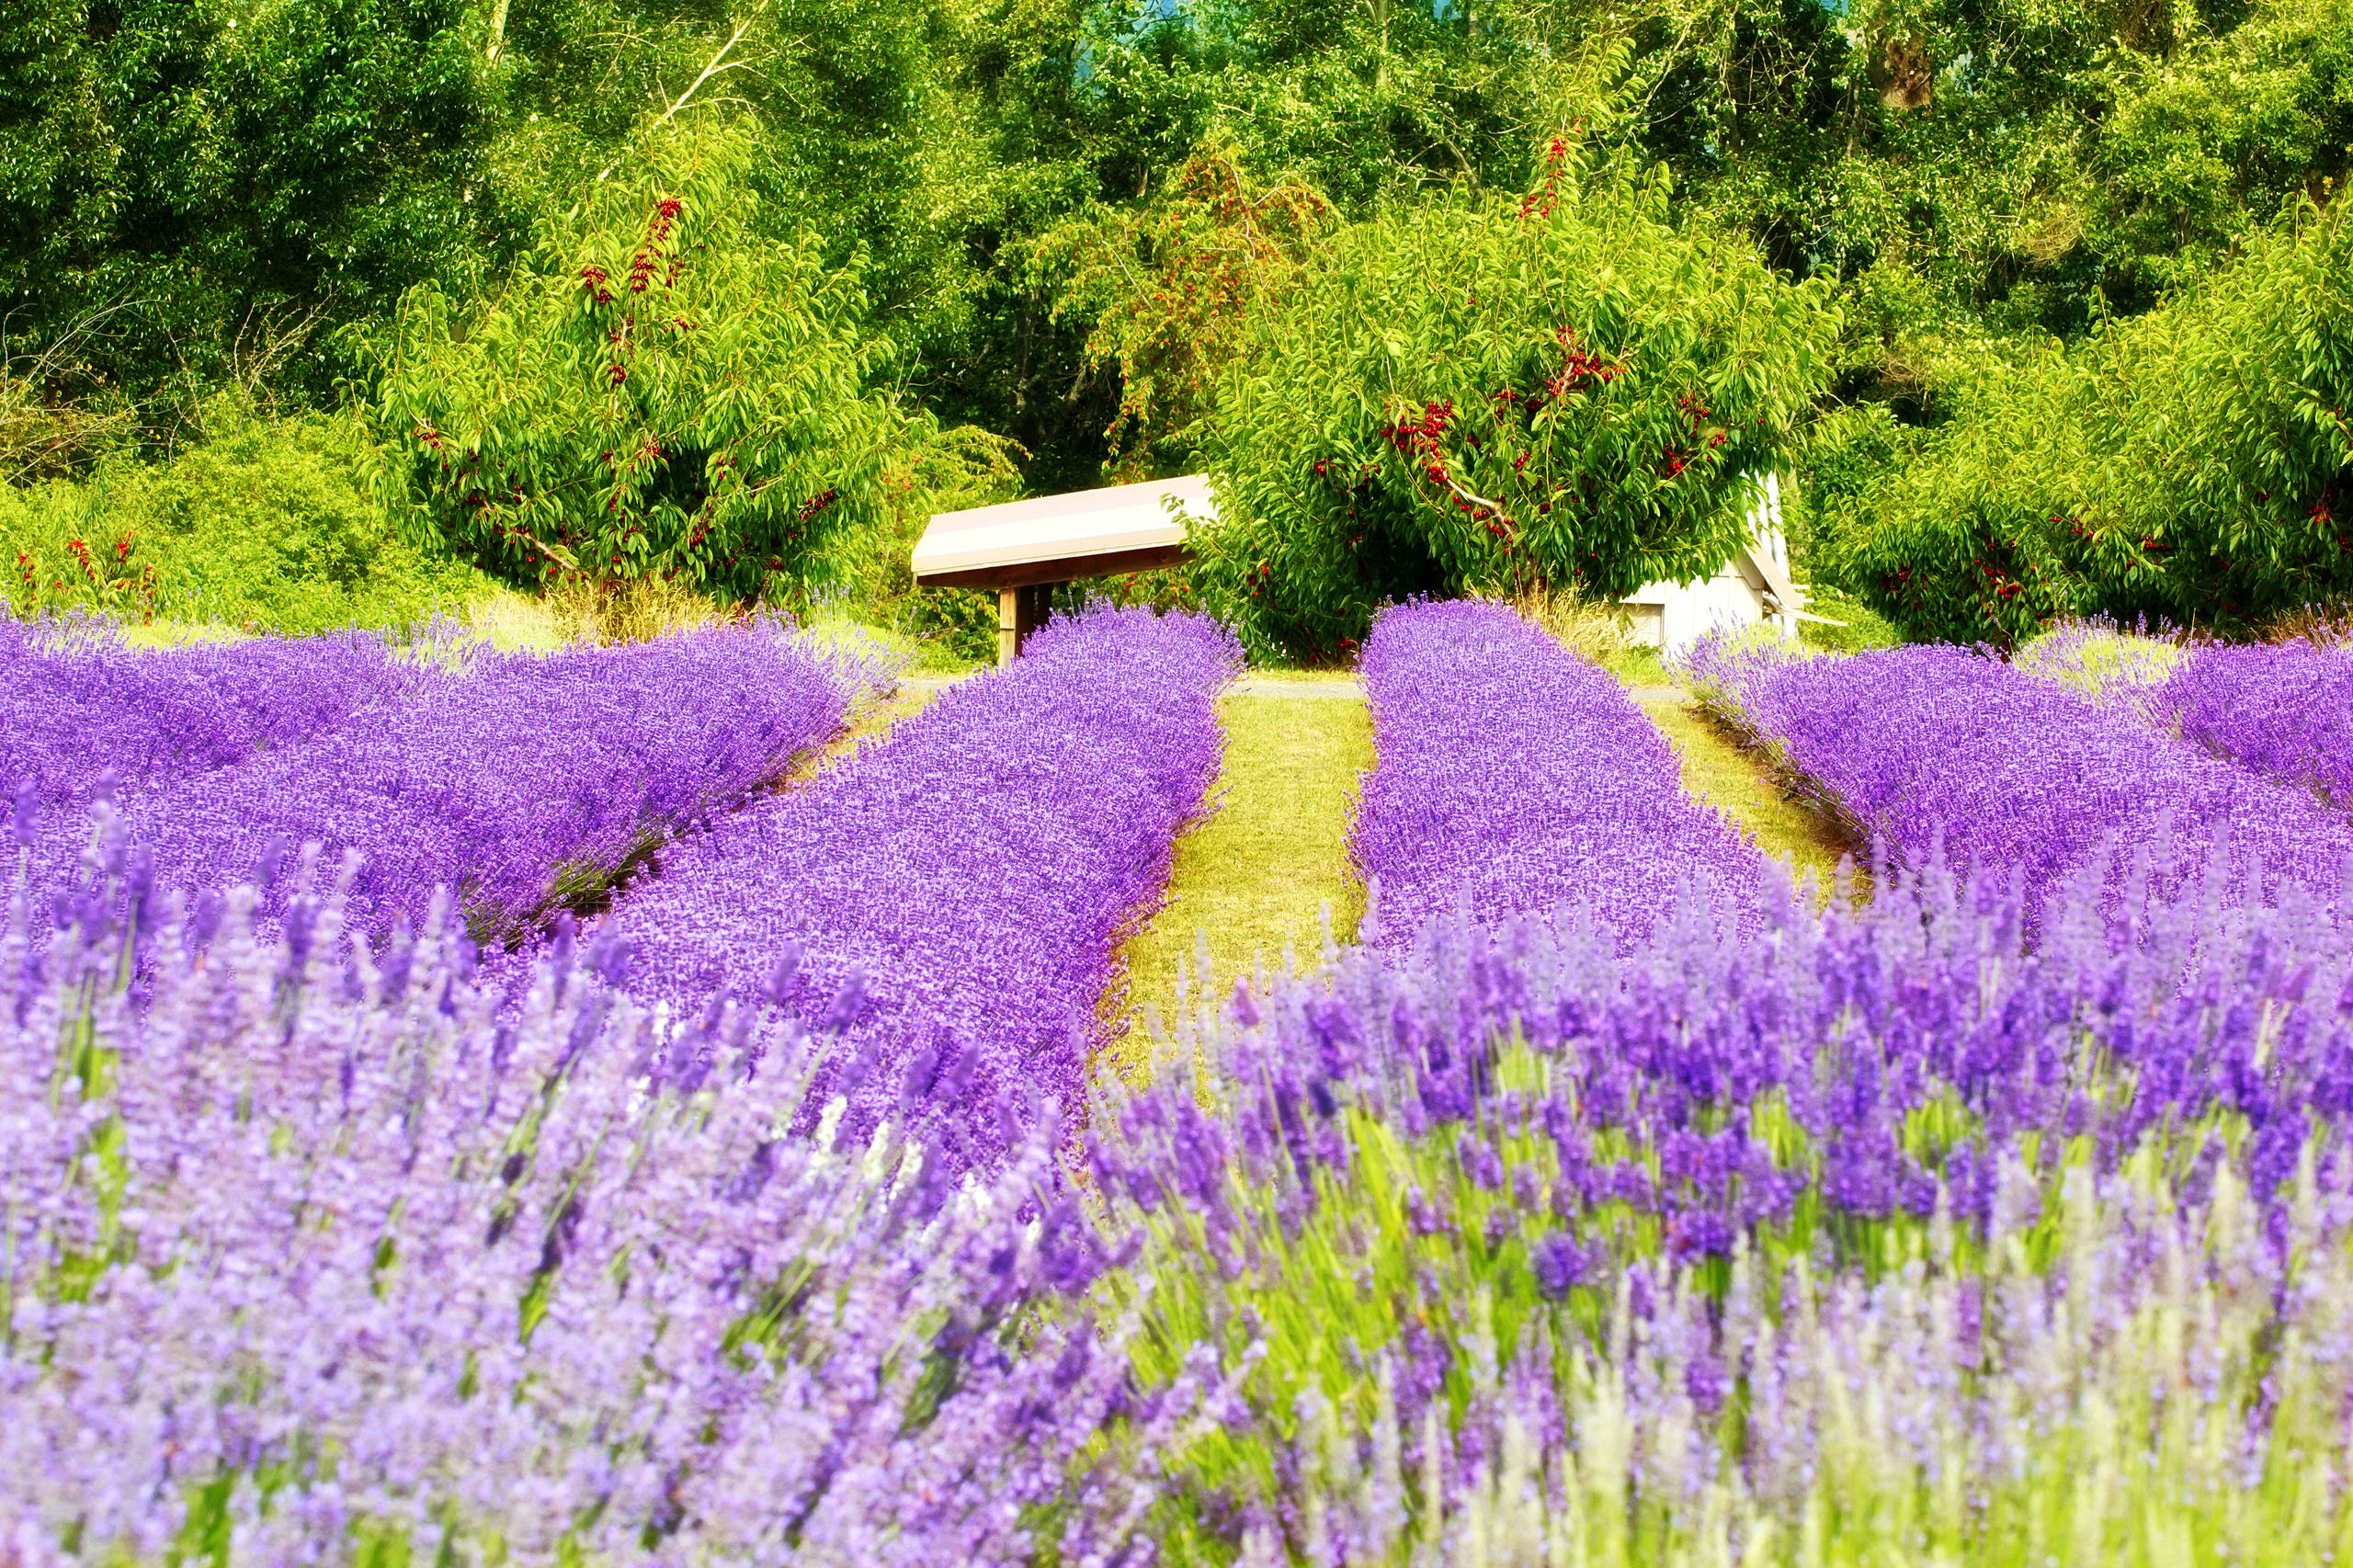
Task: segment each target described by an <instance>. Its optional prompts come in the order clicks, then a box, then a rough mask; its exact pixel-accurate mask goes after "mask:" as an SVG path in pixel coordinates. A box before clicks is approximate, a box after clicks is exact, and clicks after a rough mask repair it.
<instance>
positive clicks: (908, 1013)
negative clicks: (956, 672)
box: [614, 610, 1241, 1158]
mask: <svg viewBox="0 0 2353 1568" xmlns="http://www.w3.org/2000/svg"><path fill="white" fill-rule="evenodd" d="M1240 656H1241V655H1240V650H1239V648H1238V647H1237V645H1236V644H1235V642H1233V638H1232V636H1231V635H1230V634H1228V633H1227V632H1226V631H1223V630H1222V628H1220V627H1218V626H1217V625H1215V624H1214V623H1213V622H1211V621H1208V620H1204V619H1199V618H1194V617H1188V616H1168V617H1165V618H1155V617H1154V616H1152V615H1150V614H1148V613H1146V612H1143V611H1140V610H1120V611H1097V612H1096V613H1093V614H1090V615H1087V616H1085V617H1082V618H1080V619H1075V620H1068V621H1059V622H1056V623H1054V624H1052V625H1051V626H1049V627H1048V628H1046V629H1045V630H1044V631H1041V632H1040V633H1039V634H1038V636H1037V638H1036V640H1035V641H1034V642H1032V643H1031V644H1030V645H1029V650H1028V651H1026V652H1025V653H1023V654H1022V656H1021V657H1020V658H1019V659H1018V660H1017V661H1015V663H1014V664H1013V665H1011V666H1010V667H1008V668H1006V669H1005V670H1002V671H999V672H995V673H993V674H989V675H983V676H979V677H977V678H975V679H972V680H970V681H966V682H964V683H962V684H961V685H959V686H958V687H955V688H953V689H952V690H950V691H949V692H948V693H947V694H945V695H944V696H942V697H940V698H939V699H938V700H937V701H935V702H934V703H933V704H932V705H931V707H930V708H928V709H927V710H925V711H924V712H923V713H921V714H919V715H917V716H916V717H915V718H914V719H912V720H909V721H907V722H904V723H903V724H901V725H900V726H899V727H898V728H897V730H895V731H894V732H893V733H892V734H891V735H890V736H888V737H887V738H886V739H884V740H883V741H882V742H881V743H880V744H875V745H872V746H870V748H869V749H867V750H866V751H864V752H862V753H861V754H860V755H859V756H857V757H856V758H854V759H851V760H848V761H846V762H844V763H842V764H839V765H838V766H836V767H833V768H832V769H830V770H828V771H827V772H826V773H824V775H822V776H820V777H819V778H816V779H814V780H813V781H812V782H811V783H810V784H809V785H808V786H806V787H805V788H802V789H800V790H793V791H791V792H790V793H787V794H782V795H779V796H777V797H775V798H774V799H772V800H770V801H766V802H763V803H762V804H761V805H760V806H758V807H757V808H756V809H755V810H753V811H750V812H745V813H742V814H741V815H738V816H734V817H731V818H729V819H727V820H726V821H724V822H721V823H718V824H713V825H712V826H711V827H710V830H709V831H707V832H705V833H702V834H700V835H697V836H695V837H694V838H692V839H690V840H688V841H687V842H685V843H682V844H680V845H679V846H676V848H675V849H674V850H671V851H666V852H665V854H664V855H663V857H662V868H661V875H660V876H659V877H658V878H657V879H654V880H653V881H648V882H647V883H645V884H643V885H642V886H639V887H635V888H632V889H631V892H629V893H628V895H627V896H626V897H624V898H623V899H622V900H620V903H619V904H618V906H617V908H616V910H615V913H614V918H615V919H616V920H618V921H619V922H620V925H621V927H622V928H623V929H625V930H626V931H628V932H629V933H630V935H631V937H632V938H633V939H634V940H636V941H637V942H638V943H639V944H640V945H641V947H642V955H643V957H642V968H641V969H640V970H639V971H638V973H637V977H636V980H635V982H634V983H636V984H638V985H639V986H640V987H641V989H642V991H643V992H644V993H645V994H647V995H650V996H656V997H660V998H663V999H665V1000H667V1001H669V1002H671V1003H673V1004H675V1005H676V1006H678V1007H679V1008H680V1009H681V1010H682V1011H683V1012H684V1013H686V1014H688V1015H689V1016H691V1015H693V1014H694V1013H695V1012H696V1010H698V1009H700V1008H703V1007H705V1006H708V1005H709V1004H710V1002H711V1001H712V1000H713V999H714V998H716V997H718V996H720V995H722V994H726V993H729V992H731V991H733V992H737V993H741V992H743V991H745V990H746V989H753V988H765V989H766V991H767V993H768V994H774V995H780V996H788V997H791V998H795V999H797V1000H798V1001H799V1002H800V1003H801V1005H803V1006H808V1007H812V1008H824V1009H826V1010H827V1016H829V1017H832V1018H833V1019H834V1021H835V1023H836V1024H837V1025H838V1026H839V1027H840V1028H843V1030H844V1031H845V1035H844V1038H845V1040H846V1041H847V1046H848V1049H847V1051H846V1052H845V1057H846V1060H847V1062H848V1063H849V1065H848V1069H847V1076H846V1077H845V1079H844V1080H843V1082H842V1084H841V1085H840V1086H841V1088H842V1090H843V1092H844V1093H845V1094H847V1096H849V1099H850V1103H851V1107H852V1110H851V1118H852V1119H851V1123H850V1125H852V1126H853V1127H855V1128H858V1129H859V1130H861V1131H862V1130H863V1129H864V1128H865V1127H866V1126H867V1125H868V1124H869V1122H870V1120H871V1119H873V1118H875V1117H876V1116H878V1115H879V1114H880V1109H881V1107H884V1106H887V1105H888V1104H890V1103H891V1102H892V1096H894V1095H895V1094H896V1093H897V1092H898V1088H899V1085H900V1083H901V1081H902V1079H903V1078H904V1077H905V1076H906V1075H908V1074H913V1075H915V1076H916V1077H919V1078H923V1079H926V1081H929V1080H937V1081H938V1085H939V1090H938V1095H937V1096H935V1097H936V1099H937V1101H938V1104H940V1105H941V1106H944V1107H952V1106H956V1105H959V1104H960V1103H961V1101H960V1100H959V1096H962V1095H967V1094H969V1095H970V1096H972V1106H967V1107H965V1108H963V1109H962V1110H961V1111H960V1112H959V1113H958V1114H957V1115H955V1116H953V1117H951V1118H949V1119H948V1122H947V1127H946V1129H945V1131H946V1132H948V1133H952V1135H954V1136H957V1137H960V1138H963V1139H968V1140H971V1141H972V1142H971V1147H972V1150H973V1152H974V1153H978V1154H981V1155H983V1156H985V1157H990V1158H994V1157H995V1153H996V1150H997V1149H998V1147H999V1146H1000V1145H1002V1144H1003V1143H1004V1142H1006V1138H1007V1136H1008V1134H1006V1132H1004V1131H1001V1130H999V1129H997V1128H995V1127H994V1126H993V1125H992V1124H991V1122H990V1119H989V1118H988V1116H986V1115H984V1114H983V1113H981V1112H979V1111H977V1110H975V1109H973V1108H972V1107H973V1106H986V1105H1012V1104H1021V1103H1025V1102H1027V1101H1029V1100H1037V1101H1040V1102H1042V1101H1049V1100H1051V1101H1059V1102H1060V1103H1061V1104H1062V1105H1063V1107H1064V1108H1071V1107H1074V1106H1075V1105H1077V1104H1078V1103H1079V1079H1080V1073H1081V1069H1082V1068H1083V1066H1084V1064H1085V1061H1086V1052H1087V1049H1088V1047H1089V1046H1090V1044H1091V1043H1092V1042H1093V1041H1094V1040H1096V1039H1097V1035H1098V1029H1097V1018H1098V1016H1099V1015H1098V1011H1097V1009H1098V1007H1099V1006H1105V1001H1104V996H1105V988H1106V986H1107V984H1108V983H1109V982H1110V981H1111V980H1112V978H1113V973H1112V968H1113V954H1114V951H1115V949H1116V946H1117V944H1118V941H1119V939H1120V936H1121V935H1122V933H1123V931H1124V930H1125V929H1126V927H1127V926H1128V925H1129V924H1130V923H1131V922H1132V921H1133V920H1135V919H1137V918H1139V917H1140V916H1141V915H1142V914H1143V913H1144V912H1145V911H1146V910H1148V909H1149V907H1150V906H1151V905H1152V903H1154V901H1155V900H1156V899H1157V898H1158V897H1159V895H1160V890H1161V887H1162V884H1163V882H1164V881H1165V878H1166V875H1167V869H1168V862H1169V857H1170V854H1171V850H1172V845H1173V843H1174V841H1175V838H1176V833H1177V831H1178V830H1179V828H1181V827H1182V826H1183V824H1185V822H1186V821H1187V819H1188V818H1189V817H1191V816H1192V815H1193V814H1194V813H1195V812H1198V811H1199V809H1200V805H1201V801H1202V798H1203V795H1204V793H1205V792H1206V791H1207V790H1208V788H1209V785H1210V782H1211V779H1212V778H1214V777H1215V776H1216V772H1217V767H1218V756H1219V744H1220V733H1219V729H1218V722H1217V715H1216V711H1215V708H1214V704H1213V700H1212V699H1213V698H1214V696H1215V694H1216V692H1217V689H1218V688H1219V687H1221V686H1222V684H1223V683H1224V682H1225V680H1226V679H1227V678H1228V677H1229V676H1231V675H1232V674H1233V671H1234V670H1235V668H1236V667H1237V666H1238V665H1239V662H1240ZM1013 1141H1014V1142H1018V1141H1019V1140H1018V1137H1017V1136H1015V1137H1014V1138H1013Z"/></svg>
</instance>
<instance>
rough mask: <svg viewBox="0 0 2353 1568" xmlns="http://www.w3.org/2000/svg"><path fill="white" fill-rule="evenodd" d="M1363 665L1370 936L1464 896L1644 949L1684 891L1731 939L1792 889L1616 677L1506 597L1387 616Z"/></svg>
mask: <svg viewBox="0 0 2353 1568" xmlns="http://www.w3.org/2000/svg"><path fill="white" fill-rule="evenodd" d="M1361 667H1362V670H1363V674H1364V682H1365V691H1366V695H1367V697H1368V698H1369V699H1370V702H1371V706H1372V723H1373V749H1374V753H1375V755H1376V757H1377V759H1378V760H1377V763H1376V766H1375V767H1374V768H1373V770H1372V772H1371V774H1370V776H1369V777H1368V778H1367V779H1366V781H1365V787H1364V802H1363V805H1362V807H1361V808H1360V809H1359V811H1358V816H1357V826H1356V838H1355V852H1356V858H1357V863H1358V866H1359V867H1361V868H1362V869H1363V870H1364V872H1365V874H1366V876H1367V877H1368V878H1370V879H1373V880H1374V882H1375V895H1374V899H1373V904H1372V908H1371V910H1370V914H1369V915H1368V918H1367V922H1366V925H1367V929H1366V932H1365V939H1366V940H1367V941H1369V942H1371V943H1373V944H1375V945H1377V946H1380V947H1382V948H1386V949H1404V948H1406V947H1408V946H1410V945H1411V943H1412V942H1413V939H1414V937H1415V934H1416V933H1418V932H1419V931H1420V930H1421V929H1422V927H1423V926H1426V925H1427V924H1428V923H1429V922H1430V921H1431V920H1433V919H1435V918H1437V917H1438V916H1439V915H1445V914H1448V913H1449V912H1451V911H1453V910H1454V909H1455V908H1456V907H1457V906H1458V905H1464V906H1467V907H1468V908H1469V909H1471V910H1472V912H1473V913H1474V914H1475V915H1476V916H1477V918H1479V919H1480V920H1482V921H1485V922H1490V923H1492V922H1498V921H1502V920H1505V919H1507V918H1509V917H1511V916H1513V915H1542V914H1545V913H1548V912H1558V913H1561V914H1563V915H1569V914H1570V913H1572V912H1574V915H1576V917H1579V918H1585V919H1590V920H1595V921H1597V922H1599V923H1600V925H1601V926H1603V927H1604V928H1605V929H1607V930H1608V931H1609V932H1610V933H1612V934H1613V935H1614V936H1615V937H1616V939H1617V941H1618V942H1619V944H1620V946H1622V947H1631V946H1632V945H1633V944H1634V943H1636V942H1638V941H1639V940H1640V939H1641V938H1642V937H1644V936H1646V935H1647V934H1648V933H1649V931H1650V929H1651V927H1652V926H1654V925H1655V924H1656V923H1657V922H1659V921H1660V920H1662V919H1664V918H1665V916H1666V915H1669V914H1670V913H1671V912H1672V911H1673V909H1674V908H1675V906H1676V905H1677V903H1678V902H1680V901H1682V900H1685V899H1688V898H1692V897H1699V898H1702V899H1704V900H1706V901H1707V902H1708V903H1711V905H1713V906H1714V907H1715V908H1716V910H1717V913H1718V918H1719V920H1720V923H1721V924H1722V927H1723V929H1724V930H1725V931H1726V932H1727V933H1728V934H1729V933H1732V932H1734V931H1737V930H1738V929H1740V928H1742V927H1743V926H1749V925H1753V924H1755V923H1756V918H1757V916H1758V915H1759V914H1760V912H1761V911H1762V910H1763V909H1764V908H1765V907H1766V906H1767V904H1768V903H1770V902H1772V901H1773V900H1774V899H1776V898H1778V897H1779V896H1781V892H1780V890H1779V889H1778V888H1775V887H1774V886H1773V885H1772V884H1778V883H1779V882H1780V881H1782V879H1781V878H1780V877H1779V874H1778V873H1777V872H1775V871H1774V870H1772V869H1769V868H1768V863H1767V861H1766V859H1765V857H1764V855H1763V854H1762V853H1760V852H1759V851H1758V850H1757V848H1756V846H1755V845H1753V844H1751V843H1749V842H1748V841H1747V840H1746V839H1745V838H1743V837H1742V836H1741V835H1739V834H1738V833H1737V832H1735V831H1734V830H1733V828H1732V827H1731V826H1730V825H1729V824H1726V823H1725V821H1724V820H1723V818H1722V816H1720V815H1718V814H1717V813H1716V812H1713V811H1711V810H1710V809H1709V808H1708V807H1706V806H1703V805H1701V804H1699V802H1698V801H1694V800H1692V799H1691V797H1690V796H1689V795H1688V794H1686V793H1685V792H1684V790H1683V775H1682V769H1681V767H1680V766H1679V765H1678V763H1677V760H1676V756H1675V753H1674V751H1673V750H1672V749H1671V748H1670V747H1669V746H1668V744H1667V743H1666V740H1665V737H1664V736H1663V735H1661V734H1660V733H1659V732H1658V729H1657V726H1655V725H1654V724H1653V723H1652V722H1650V721H1649V720H1648V719H1647V718H1645V717H1644V716H1643V711H1642V710H1641V709H1640V708H1637V707H1636V706H1635V705H1634V702H1633V699H1631V698H1629V697H1628V696H1627V695H1626V693H1625V691H1624V689H1623V688H1622V687H1620V686H1619V684H1618V682H1617V681H1616V680H1614V679H1613V678H1611V677H1610V676H1609V675H1608V673H1607V672H1605V671H1603V670H1602V669H1601V668H1599V667H1598V666H1597V665H1593V664H1591V663H1589V662H1587V661H1586V660H1584V659H1580V658H1578V657H1577V656H1576V655H1575V654H1574V653H1570V652H1569V651H1568V650H1567V649H1565V648H1563V646H1562V645H1561V644H1560V643H1559V642H1555V641H1554V640H1553V639H1552V637H1550V636H1548V635H1546V634H1545V633H1544V632H1543V631H1540V630H1539V629H1538V628H1537V627H1534V626H1532V625H1530V624H1529V622H1527V621H1526V620H1523V619H1520V618H1519V617H1518V616H1517V615H1515V614H1513V613H1512V612H1511V611H1510V610H1509V609H1506V608H1504V607H1503V606H1501V605H1494V604H1484V603H1481V602H1478V601H1475V600H1459V601H1453V602H1448V603H1436V604H1410V605H1400V606H1395V607H1392V608H1389V609H1386V610H1383V611H1382V612H1381V615H1380V616H1379V617H1378V618H1377V619H1375V620H1374V622H1373V627H1372V631H1371V632H1370V635H1369V636H1368V637H1367V639H1366V641H1365V647H1364V657H1363V661H1362V665H1361ZM1695 871H1704V873H1705V875H1706V879H1707V885H1706V886H1705V887H1702V886H1700V883H1699V878H1697V877H1695V876H1694V872H1695Z"/></svg>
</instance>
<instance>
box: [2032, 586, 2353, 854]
mask: <svg viewBox="0 0 2353 1568" xmlns="http://www.w3.org/2000/svg"><path fill="white" fill-rule="evenodd" d="M2018 662H2019V663H2020V664H2021V665H2025V666H2026V667H2028V668H2030V669H2032V670H2034V671H2035V672H2036V673H2037V674H2040V675H2043V676H2048V677H2050V678H2052V679H2054V680H2057V681H2059V682H2061V683H2063V684H2064V685H2067V686H2071V687H2075V689H2077V690H2079V691H2082V692H2084V693H2086V695H2088V696H2090V697H2092V698H2094V699H2097V700H2098V701H2100V702H2101V703H2102V704H2103V705H2106V706H2109V707H2113V708H2116V709H2118V710H2120V711H2122V712H2125V713H2128V714H2131V716H2133V717H2134V718H2137V719H2139V720H2140V721H2142V722H2144V723H2146V724H2148V725H2150V726H2151V727H2153V728H2154V729H2157V730H2159V731H2161V732H2163V733H2167V734H2177V735H2179V736H2180V737H2181V738H2182V739H2184V740H2186V741H2188V742H2189V743H2190V744H2193V745H2197V746H2199V747H2201V748H2202V749H2204V750H2206V751H2209V752H2211V753H2212V754H2213V755H2214V756H2219V757H2222V758H2224V759H2225V760H2228V761H2232V762H2235V763H2238V764H2239V765H2241V766H2242V767H2248V768H2251V769H2253V770H2254V771H2256V772H2257V773H2260V774H2263V775H2265V776H2266V777H2268V778H2277V779H2280V780H2282V781H2284V782H2287V783H2290V784H2298V785H2302V786H2303V787H2305V788H2307V789H2309V790H2313V792H2314V793H2316V794H2318V795H2319V796H2320V797H2321V798H2322V799H2323V800H2325V801H2329V802H2330V803H2332V804H2334V805H2336V806H2339V807H2343V808H2347V809H2353V641H2347V638H2346V637H2345V636H2344V635H2343V634H2342V633H2341V632H2340V633H2338V634H2336V635H2335V636H2329V635H2326V634H2322V635H2318V636H2314V637H2300V638H2293V639H2290V640H2289V641H2287V642H2276V643H2230V642H2199V643H2190V644H2188V645H2187V646H2184V645H2182V644H2180V643H2178V642H2174V641H2171V640H2168V639H2164V638H2158V637H2154V636H2151V635H2149V634H2148V633H2146V632H2135V631H2125V630H2124V629H2122V628H2120V627H2118V626H2115V625H2113V624H2109V623H2105V622H2098V621H2074V622H2069V623H2066V624H2064V625H2062V626H2059V627H2056V628H2054V629H2053V630H2052V631H2049V632H2047V633H2045V634H2044V635H2043V636H2041V637H2040V638H2038V639H2036V640H2035V642H2032V643H2030V644H2029V645H2028V646H2027V647H2026V648H2025V649H2024V650H2022V651H2021V653H2020V654H2019V661H2018Z"/></svg>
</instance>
